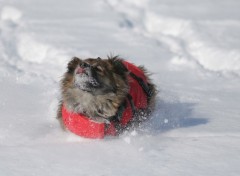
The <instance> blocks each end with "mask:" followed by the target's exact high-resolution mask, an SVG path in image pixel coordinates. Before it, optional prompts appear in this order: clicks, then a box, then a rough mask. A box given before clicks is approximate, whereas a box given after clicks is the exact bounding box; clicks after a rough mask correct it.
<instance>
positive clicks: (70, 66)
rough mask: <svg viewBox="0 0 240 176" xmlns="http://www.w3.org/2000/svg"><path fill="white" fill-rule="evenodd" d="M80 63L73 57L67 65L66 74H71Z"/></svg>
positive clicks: (79, 60)
mask: <svg viewBox="0 0 240 176" xmlns="http://www.w3.org/2000/svg"><path fill="white" fill-rule="evenodd" d="M81 62H82V60H81V59H79V58H77V57H73V58H72V60H71V61H70V62H69V63H68V66H67V69H68V71H67V72H68V73H73V72H74V70H75V69H76V67H77V66H78V65H79V64H80V63H81Z"/></svg>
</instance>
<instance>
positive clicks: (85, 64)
mask: <svg viewBox="0 0 240 176" xmlns="http://www.w3.org/2000/svg"><path fill="white" fill-rule="evenodd" d="M80 66H81V67H85V68H86V67H90V65H89V64H88V63H86V62H83V63H82V64H80Z"/></svg>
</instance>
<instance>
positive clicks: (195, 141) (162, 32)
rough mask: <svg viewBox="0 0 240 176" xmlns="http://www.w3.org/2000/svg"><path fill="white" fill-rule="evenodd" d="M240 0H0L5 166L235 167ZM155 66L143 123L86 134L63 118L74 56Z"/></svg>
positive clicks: (142, 173) (28, 174) (25, 170)
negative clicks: (111, 133)
mask: <svg viewBox="0 0 240 176" xmlns="http://www.w3.org/2000/svg"><path fill="white" fill-rule="evenodd" d="M239 9H240V2H239V1H238V0H212V1H209V0H201V1H197V0H132V1H128V0H105V1H99V0H98V1H97V0H91V1H86V0H85V1H84V0H78V1H77V0H68V1H64V0H41V1H37V0H21V1H18V0H0V60H1V62H0V84H1V86H0V99H1V101H0V120H1V123H0V176H32V175H39V176H42V175H44V176H61V175H69V176H73V175H78V176H79V175H84V176H86V175H90V176H103V175H104V176H111V175H114V176H118V175H119V176H122V175H138V176H147V175H149V176H155V175H156V176H160V175H163V176H188V175H194V176H203V175H204V176H212V175H216V176H239V175H240V167H239V163H240V106H239V104H240V103H239V102H240V49H239V48H240V12H239ZM110 53H113V54H120V55H121V56H122V57H124V58H127V59H128V60H129V61H131V62H134V63H136V64H138V65H145V66H146V67H147V68H148V69H149V70H150V71H151V72H152V73H154V74H153V79H154V82H155V83H156V85H157V86H158V89H159V95H158V101H157V110H156V112H155V114H154V115H153V117H152V119H151V120H150V121H149V122H147V123H146V124H144V125H143V127H142V128H141V129H139V130H137V131H133V132H131V133H130V134H124V135H122V136H120V137H119V138H110V137H108V138H105V139H104V140H89V139H84V138H80V137H77V136H75V135H73V134H71V133H66V132H63V131H62V130H61V129H60V127H59V124H58V122H57V121H56V119H55V111H56V108H57V102H58V97H59V88H58V82H59V80H60V78H61V75H62V74H63V73H64V72H65V67H66V63H67V62H68V61H69V59H70V58H71V57H72V56H78V57H81V58H85V57H97V56H100V57H105V56H106V55H107V54H110Z"/></svg>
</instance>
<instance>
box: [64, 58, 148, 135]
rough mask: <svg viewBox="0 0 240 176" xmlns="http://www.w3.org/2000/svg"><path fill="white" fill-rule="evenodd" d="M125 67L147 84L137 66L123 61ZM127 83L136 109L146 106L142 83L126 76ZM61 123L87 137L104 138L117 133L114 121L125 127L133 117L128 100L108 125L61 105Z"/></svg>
mask: <svg viewBox="0 0 240 176" xmlns="http://www.w3.org/2000/svg"><path fill="white" fill-rule="evenodd" d="M123 64H124V65H125V67H126V68H127V69H128V70H129V71H130V72H131V73H133V74H134V75H136V76H137V77H138V78H141V79H142V81H143V82H144V83H145V84H147V80H146V76H145V75H144V73H143V71H142V70H141V69H139V68H138V67H137V66H135V65H133V64H131V63H129V62H126V61H123ZM128 84H129V87H130V90H129V94H130V95H131V97H132V102H133V104H134V106H135V108H136V109H139V108H141V109H145V108H147V103H148V102H147V95H146V93H145V92H144V90H143V88H142V85H140V84H139V82H138V81H137V80H136V79H134V78H133V77H132V76H130V75H129V76H128ZM62 118H63V123H64V125H65V126H66V128H67V129H68V130H70V131H71V132H73V133H75V134H77V135H79V136H82V137H87V138H104V136H105V135H112V136H115V135H116V134H117V130H116V127H115V125H116V123H119V124H120V125H121V126H122V127H125V126H126V125H127V124H128V123H129V122H130V121H131V120H132V118H133V110H132V107H131V103H130V101H129V100H127V101H126V107H125V109H124V111H123V114H122V118H121V119H120V121H119V122H113V121H112V122H111V123H110V125H106V124H104V123H96V122H93V121H91V120H90V119H89V118H87V117H86V116H84V115H83V114H77V113H73V112H69V111H68V110H67V109H66V108H65V106H64V105H63V107H62Z"/></svg>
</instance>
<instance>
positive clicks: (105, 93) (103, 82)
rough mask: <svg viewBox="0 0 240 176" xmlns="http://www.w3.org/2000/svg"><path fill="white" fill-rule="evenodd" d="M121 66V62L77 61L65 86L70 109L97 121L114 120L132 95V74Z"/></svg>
mask: <svg viewBox="0 0 240 176" xmlns="http://www.w3.org/2000/svg"><path fill="white" fill-rule="evenodd" d="M121 65H122V64H121V60H119V59H100V58H97V59H92V58H90V59H85V60H81V59H79V58H76V57H75V58H73V59H72V60H71V61H70V62H69V63H68V70H67V72H66V73H65V75H64V77H63V80H62V85H61V86H62V96H63V103H64V104H65V106H66V107H67V109H68V110H69V111H73V112H77V113H83V114H85V115H86V116H88V117H90V118H92V119H94V120H95V121H96V118H95V117H103V118H108V117H111V116H114V115H115V114H116V112H117V110H118V108H119V107H120V105H121V104H122V103H123V101H124V100H125V98H126V95H127V93H128V81H127V75H128V73H127V71H125V70H124V69H122V68H121ZM98 121H99V120H98Z"/></svg>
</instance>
